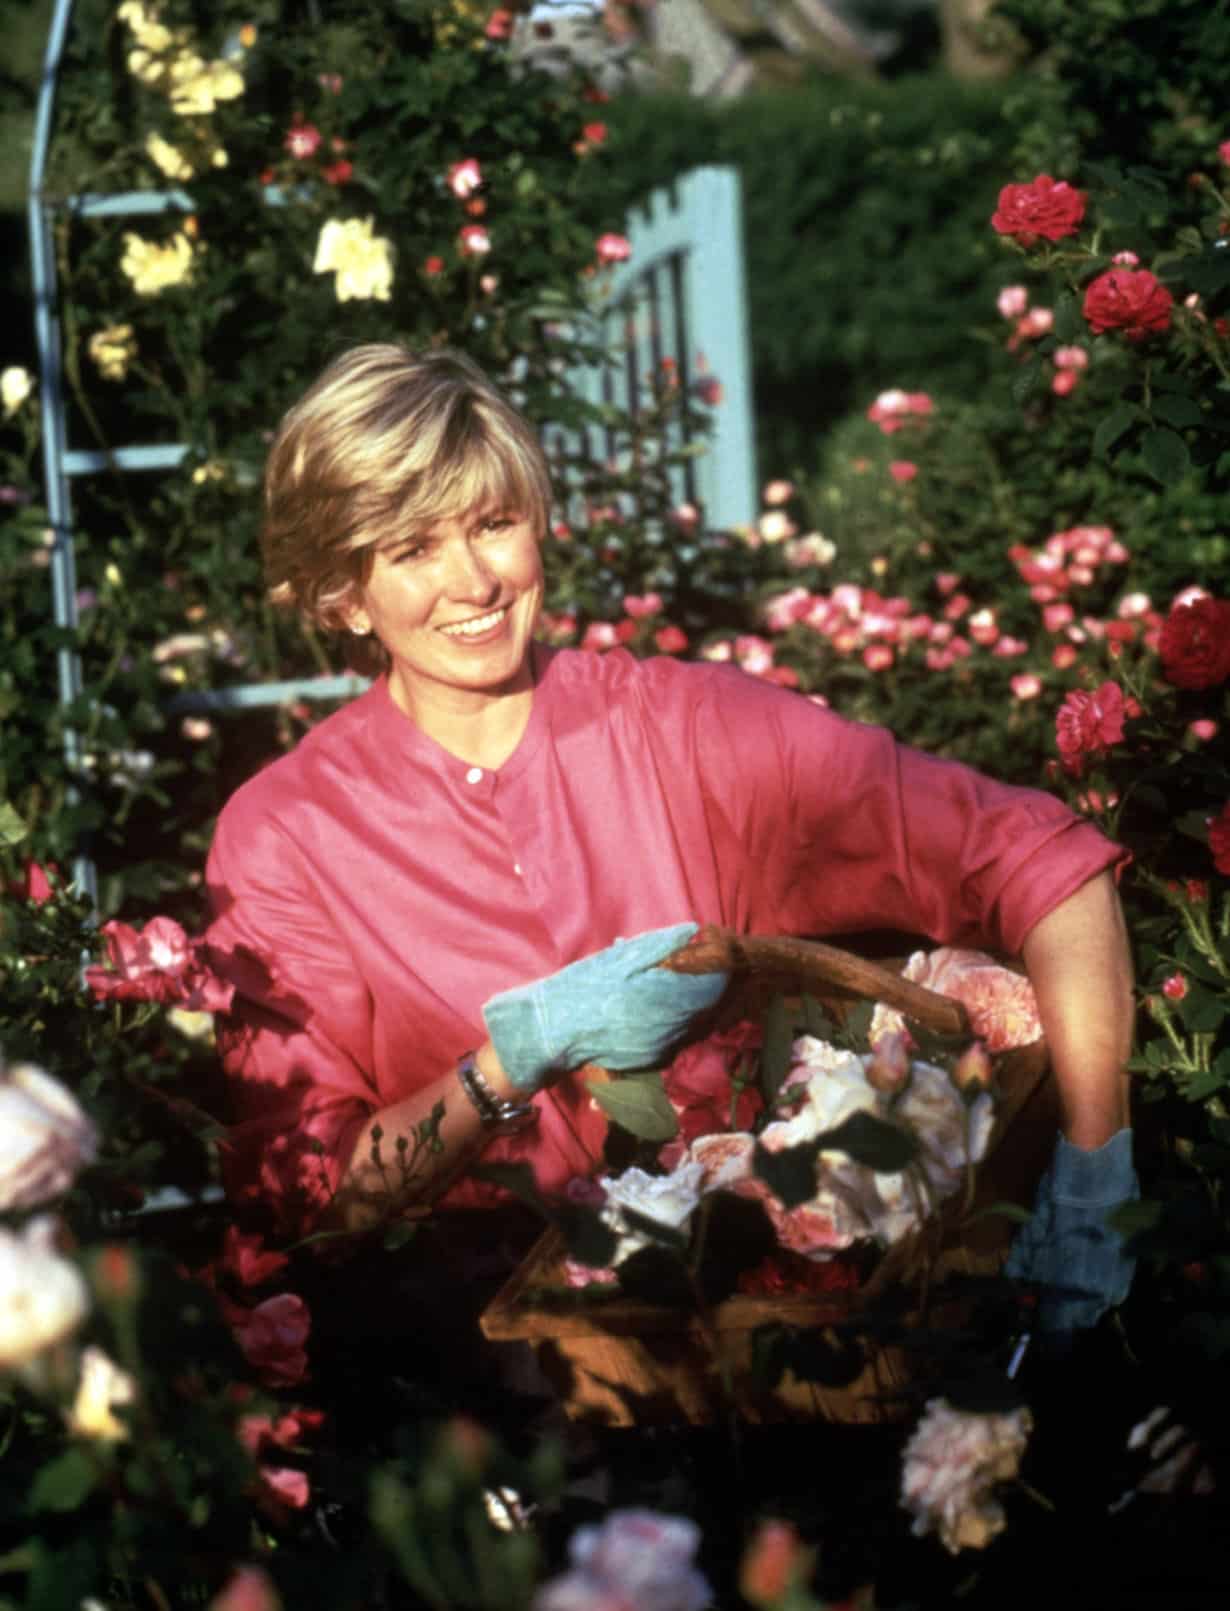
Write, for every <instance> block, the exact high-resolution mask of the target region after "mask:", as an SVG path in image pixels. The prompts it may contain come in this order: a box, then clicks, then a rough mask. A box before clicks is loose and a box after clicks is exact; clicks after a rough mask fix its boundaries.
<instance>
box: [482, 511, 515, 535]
mask: <svg viewBox="0 0 1230 1611" xmlns="http://www.w3.org/2000/svg"><path fill="white" fill-rule="evenodd" d="M515 525H516V521H515V520H514V519H513V517H512V516H511V515H488V516H487V518H486V519H485V520H484V521H483V523H482V526H481V528H480V529H481V530H483V531H507V530H508V529H509V528H510V527H511V526H515Z"/></svg>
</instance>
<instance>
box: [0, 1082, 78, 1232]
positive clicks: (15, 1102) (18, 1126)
mask: <svg viewBox="0 0 1230 1611" xmlns="http://www.w3.org/2000/svg"><path fill="white" fill-rule="evenodd" d="M97 1150H98V1137H97V1133H96V1131H95V1129H94V1126H93V1125H92V1124H91V1123H90V1121H89V1119H87V1118H86V1116H85V1114H84V1113H83V1112H82V1111H81V1109H80V1107H78V1105H77V1101H76V1099H75V1097H73V1095H72V1094H71V1093H70V1092H69V1091H68V1090H67V1089H66V1088H65V1087H64V1086H63V1085H61V1084H60V1082H59V1080H55V1079H52V1077H51V1075H50V1074H45V1073H44V1072H43V1070H42V1069H41V1068H35V1066H34V1065H33V1064H32V1063H18V1064H17V1065H16V1066H15V1067H13V1068H11V1069H9V1070H8V1071H7V1072H5V1073H0V1208H3V1209H9V1208H33V1207H34V1206H35V1205H36V1204H38V1203H45V1202H47V1201H48V1199H49V1198H52V1197H58V1196H59V1195H60V1193H61V1192H64V1191H67V1190H68V1188H69V1187H70V1186H71V1185H72V1183H73V1181H74V1180H75V1178H76V1176H77V1172H78V1170H79V1169H81V1168H82V1166H83V1165H85V1164H88V1163H90V1162H92V1161H93V1159H94V1157H95V1154H96V1153H97Z"/></svg>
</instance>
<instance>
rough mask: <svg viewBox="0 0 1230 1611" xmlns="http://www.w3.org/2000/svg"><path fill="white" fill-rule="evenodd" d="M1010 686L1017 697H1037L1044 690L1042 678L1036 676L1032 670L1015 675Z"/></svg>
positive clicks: (1024, 698) (1021, 698)
mask: <svg viewBox="0 0 1230 1611" xmlns="http://www.w3.org/2000/svg"><path fill="white" fill-rule="evenodd" d="M1008 686H1009V687H1010V688H1011V689H1012V692H1013V695H1014V696H1015V697H1016V698H1017V699H1020V700H1026V699H1037V697H1038V695H1039V694H1040V693H1041V692H1042V679H1041V678H1040V677H1035V676H1034V674H1033V673H1032V672H1031V671H1023V672H1021V673H1020V675H1019V676H1016V677H1013V678H1012V679H1011V681H1010V682H1009V684H1008Z"/></svg>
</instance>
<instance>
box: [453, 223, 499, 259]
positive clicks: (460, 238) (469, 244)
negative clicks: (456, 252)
mask: <svg viewBox="0 0 1230 1611" xmlns="http://www.w3.org/2000/svg"><path fill="white" fill-rule="evenodd" d="M457 244H458V246H459V248H460V250H461V255H462V257H482V256H484V255H485V254H486V253H487V252H489V251H490V250H491V234H490V231H489V230H487V229H486V228H484V226H483V225H482V224H466V225H465V226H464V227H463V228H462V229H461V230H460V231H459V232H458V235H457Z"/></svg>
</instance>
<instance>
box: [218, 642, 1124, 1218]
mask: <svg viewBox="0 0 1230 1611" xmlns="http://www.w3.org/2000/svg"><path fill="white" fill-rule="evenodd" d="M534 652H535V655H536V666H537V672H538V680H537V685H536V688H535V693H534V705H533V710H532V712H531V716H530V720H529V725H528V727H527V729H526V731H525V734H524V736H523V737H522V739H521V742H520V744H519V745H518V747H517V749H516V750H515V751H514V753H513V754H512V755H511V756H510V757H509V759H508V760H507V761H506V762H505V763H504V765H503V766H502V767H500V769H499V770H498V771H495V772H490V771H486V770H484V769H483V768H481V767H477V766H470V765H468V764H467V763H466V762H465V761H461V760H458V759H457V757H456V756H454V755H451V754H449V753H448V752H447V751H446V750H444V749H441V748H440V746H439V745H438V744H436V743H435V742H434V741H433V740H432V739H430V738H428V737H427V736H426V735H425V734H424V733H423V732H421V731H420V729H419V728H418V727H416V726H415V724H414V723H413V722H412V721H411V720H410V719H409V718H408V717H407V716H405V715H404V714H403V712H402V711H401V710H400V709H399V708H398V707H397V705H396V704H394V702H393V700H392V698H391V696H390V694H389V690H388V686H387V683H386V682H385V681H380V682H378V683H376V684H375V685H374V686H373V687H372V688H371V689H370V690H369V691H368V692H367V693H365V694H364V695H363V696H362V697H361V698H359V699H357V700H355V701H354V702H353V703H351V704H350V705H348V706H346V707H344V708H343V709H342V710H339V711H338V712H337V713H336V714H335V715H333V716H331V717H329V718H328V719H327V720H326V721H324V722H322V723H321V724H320V725H319V726H318V727H316V728H315V729H314V730H313V731H312V732H311V733H309V734H308V735H307V737H305V738H304V739H303V741H302V742H301V743H300V744H299V746H298V747H297V748H296V749H295V750H294V751H293V752H292V753H291V754H289V755H286V756H284V757H283V758H281V759H280V760H278V761H275V762H274V763H273V764H272V765H270V766H269V767H267V768H266V769H265V770H264V771H262V772H261V773H259V774H258V775H257V776H256V777H254V778H253V779H251V781H250V782H248V783H247V784H245V785H244V786H243V787H242V788H241V789H239V790H238V791H237V793H236V794H235V795H234V796H233V798H232V799H231V800H230V801H229V803H228V804H227V806H226V808H225V810H224V811H223V812H222V815H221V817H220V819H219V822H218V828H217V834H216V837H215V839H214V843H213V849H212V851H211V854H210V858H209V867H208V884H209V894H210V899H211V902H212V909H213V913H214V917H213V922H212V924H211V926H210V929H209V931H208V936H207V938H208V942H209V945H210V949H211V955H212V960H213V964H214V966H215V967H216V969H217V971H218V972H219V973H220V974H222V975H223V976H224V977H226V978H228V979H230V980H232V981H233V982H234V983H235V985H236V990H237V993H236V998H235V1004H234V1008H233V1011H232V1012H231V1013H230V1014H229V1015H228V1016H227V1017H226V1018H225V1019H224V1020H221V1021H220V1024H219V1031H220V1036H219V1038H220V1041H221V1045H222V1051H223V1056H224V1059H225V1062H226V1066H227V1068H228V1070H229V1073H230V1074H231V1075H232V1076H233V1083H234V1088H235V1091H236V1095H237V1105H238V1109H239V1119H240V1122H239V1123H238V1124H237V1125H236V1126H235V1128H234V1130H233V1132H232V1137H231V1139H232V1143H233V1149H232V1153H231V1159H230V1176H231V1182H232V1189H235V1190H238V1191H240V1192H250V1193H255V1194H256V1195H259V1196H261V1197H264V1198H266V1199H269V1200H270V1201H271V1202H272V1203H273V1205H274V1206H275V1208H277V1209H278V1210H279V1212H280V1213H281V1215H282V1216H283V1218H284V1219H285V1220H286V1222H287V1223H290V1224H295V1223H301V1222H303V1220H304V1219H305V1218H310V1217H311V1214H312V1212H313V1210H315V1209H318V1208H319V1207H320V1206H321V1205H322V1204H323V1203H324V1202H325V1201H326V1200H327V1198H328V1195H329V1193H330V1192H331V1190H332V1188H333V1185H334V1183H335V1181H336V1178H337V1173H338V1169H339V1164H340V1161H341V1160H343V1159H344V1158H345V1157H346V1156H347V1155H348V1152H349V1150H350V1148H351V1147H353V1144H354V1140H355V1138H356V1136H357V1134H358V1132H359V1130H360V1129H361V1127H362V1125H363V1124H364V1122H365V1121H366V1120H367V1119H368V1118H370V1116H371V1114H372V1113H373V1112H374V1111H376V1110H377V1109H380V1108H383V1107H387V1106H389V1105H390V1104H392V1103H394V1102H397V1101H399V1100H400V1099H402V1098H403V1097H405V1096H407V1095H409V1094H410V1093H411V1092H413V1091H414V1090H416V1089H418V1088H420V1087H421V1086H423V1085H425V1084H428V1083H430V1082H431V1081H433V1080H435V1079H436V1078H438V1077H439V1076H440V1075H442V1074H444V1073H445V1072H446V1071H447V1070H448V1069H449V1068H451V1067H452V1066H453V1064H454V1063H455V1062H456V1060H457V1058H458V1057H459V1056H460V1055H461V1053H462V1052H464V1051H466V1050H468V1049H469V1048H471V1047H473V1046H476V1045H478V1044H479V1043H481V1042H482V1041H483V1040H484V1039H485V1038H486V1030H485V1028H484V1025H483V1018H482V1006H483V1003H484V1002H485V1001H486V1000H487V999H488V998H489V997H490V996H492V995H494V994H495V993H496V992H497V991H500V990H506V989H508V988H510V987H511V986H514V985H519V984H524V983H527V982H528V981H530V980H531V979H535V978H539V977H541V976H543V975H545V974H548V973H552V972H554V971H555V970H556V969H558V968H561V967H563V966H564V965H565V964H567V963H569V962H573V961H575V960H576V959H577V958H579V957H582V956H586V955H588V954H589V953H590V952H593V951H596V950H598V949H600V948H601V947H603V946H606V945H609V944H610V943H611V942H613V941H614V940H615V939H617V938H619V937H620V936H621V935H633V934H639V933H641V932H642V931H644V930H646V929H652V928H658V927H660V926H662V925H664V924H668V923H675V922H679V921H682V920H685V919H689V918H690V919H694V920H696V921H697V922H706V921H709V922H716V923H722V924H725V925H728V926H730V927H732V928H734V929H736V930H738V931H739V932H742V933H761V934H810V935H825V934H840V933H853V932H857V931H860V930H870V929H892V930H899V931H902V932H904V933H910V934H923V935H927V936H930V937H931V938H932V939H933V940H935V941H936V942H942V943H955V944H969V945H981V946H985V947H988V948H990V949H993V950H997V951H1001V952H1004V953H1006V954H1010V955H1015V954H1017V953H1019V951H1020V949H1021V945H1022V942H1023V941H1024V939H1025V936H1026V935H1027V934H1028V933H1029V930H1030V929H1031V928H1032V927H1033V925H1034V924H1035V923H1036V922H1037V921H1038V920H1039V919H1040V918H1042V917H1043V916H1045V914H1046V913H1047V912H1048V911H1050V910H1051V908H1052V907H1054V906H1056V905H1057V904H1058V903H1059V902H1060V901H1062V900H1063V899H1064V898H1065V897H1066V896H1068V895H1069V894H1071V893H1072V892H1073V891H1075V890H1076V889H1077V888H1079V887H1080V885H1082V884H1083V883H1085V882H1086V880H1088V879H1089V878H1091V877H1092V876H1093V875H1094V874H1096V873H1098V872H1100V871H1101V870H1102V869H1104V868H1105V867H1107V866H1108V865H1110V864H1111V863H1112V862H1114V861H1115V860H1116V859H1117V858H1118V856H1119V854H1120V852H1119V851H1118V849H1117V848H1116V847H1115V846H1114V845H1112V844H1111V843H1110V842H1109V841H1107V840H1106V839H1104V838H1103V837H1102V836H1101V835H1100V834H1099V833H1098V832H1096V831H1095V830H1094V829H1093V828H1092V827H1090V826H1089V825H1088V824H1085V823H1083V822H1081V821H1080V819H1079V818H1077V817H1075V816H1073V814H1072V813H1071V812H1070V811H1069V810H1068V809H1067V808H1066V807H1065V806H1064V805H1062V804H1061V803H1060V802H1059V801H1058V800H1056V799H1054V798H1053V797H1052V796H1050V795H1047V794H1043V793H1040V792H1037V791H1034V790H1028V789H1020V788H1012V787H1008V786H1006V785H1004V784H1001V783H996V782H993V781H992V780H990V779H988V778H986V777H984V776H982V775H980V774H979V773H976V772H973V771H971V770H969V769H968V768H966V767H963V766H959V765H957V764H955V763H954V762H950V761H943V760H938V759H936V758H934V757H931V756H928V755H924V754H922V753H921V752H919V751H916V750H911V749H908V748H906V747H905V746H903V745H900V744H898V743H897V742H896V741H895V740H894V739H893V737H892V736H891V735H890V734H889V733H888V732H887V731H886V730H884V729H883V728H878V727H871V726H866V725H863V724H860V723H855V722H850V721H847V720H844V719H843V718H841V717H839V716H836V715H834V714H833V713H832V712H831V711H828V710H826V709H823V708H821V707H820V706H818V705H816V704H814V703H813V702H812V701H810V700H808V699H805V698H803V697H802V696H801V695H799V694H797V693H793V692H790V691H787V690H784V689H781V688H776V687H772V686H770V685H767V684H765V683H762V682H759V681H757V680H756V679H755V678H753V677H750V676H747V675H746V674H744V673H743V672H741V671H737V670H732V669H730V668H727V667H718V666H710V665H698V664H690V663H680V662H677V661H675V660H671V659H660V660H650V661H637V660H635V659H634V658H633V657H632V656H631V655H629V654H628V653H627V652H626V651H625V650H622V649H621V650H615V651H612V652H611V653H609V654H606V655H597V654H591V653H583V652H580V651H576V650H550V649H544V648H542V647H541V646H536V648H535V651H534ZM536 1100H537V1103H538V1106H539V1110H540V1122H539V1125H538V1127H537V1129H536V1130H533V1131H529V1132H524V1133H522V1134H521V1135H516V1136H508V1137H503V1138H501V1139H500V1140H498V1141H497V1142H496V1143H495V1144H494V1145H493V1146H492V1147H491V1148H489V1149H488V1152H487V1154H486V1157H487V1158H488V1159H492V1158H504V1159H510V1158H519V1157H522V1158H531V1159H532V1162H533V1165H534V1168H535V1171H536V1174H537V1176H538V1179H539V1182H540V1184H541V1186H542V1187H543V1189H544V1190H548V1191H550V1190H558V1189H559V1188H561V1187H562V1186H563V1185H564V1184H565V1182H566V1181H567V1180H568V1179H570V1178H571V1177H572V1176H574V1175H576V1174H581V1173H587V1172H589V1171H591V1170H592V1168H593V1166H594V1162H595V1161H596V1159H597V1158H598V1156H599V1154H600V1149H601V1144H602V1135H603V1129H604V1121H603V1120H602V1118H601V1115H600V1114H599V1113H598V1112H597V1110H596V1109H595V1107H594V1104H593V1103H592V1101H591V1100H590V1099H589V1097H588V1096H587V1094H586V1092H585V1091H584V1088H583V1087H581V1086H580V1085H579V1084H578V1083H575V1082H572V1081H570V1080H563V1081H561V1082H560V1083H559V1084H558V1085H556V1086H555V1087H554V1088H553V1089H552V1090H551V1091H549V1092H544V1093H542V1094H541V1095H540V1096H539V1097H538V1098H537V1099H536ZM489 1197H490V1193H489V1189H488V1188H484V1187H480V1186H479V1185H478V1184H477V1183H475V1182H472V1181H462V1182H460V1183H459V1184H458V1185H457V1186H455V1187H454V1188H453V1189H452V1191H451V1192H450V1193H449V1197H448V1201H449V1202H451V1203H454V1204H459V1203H473V1202H481V1201H486V1200H489Z"/></svg>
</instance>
